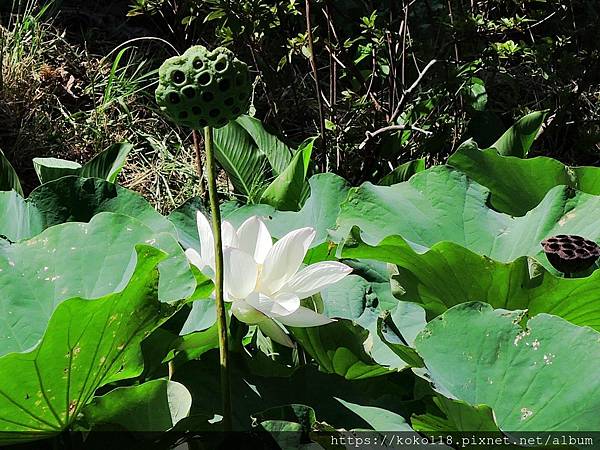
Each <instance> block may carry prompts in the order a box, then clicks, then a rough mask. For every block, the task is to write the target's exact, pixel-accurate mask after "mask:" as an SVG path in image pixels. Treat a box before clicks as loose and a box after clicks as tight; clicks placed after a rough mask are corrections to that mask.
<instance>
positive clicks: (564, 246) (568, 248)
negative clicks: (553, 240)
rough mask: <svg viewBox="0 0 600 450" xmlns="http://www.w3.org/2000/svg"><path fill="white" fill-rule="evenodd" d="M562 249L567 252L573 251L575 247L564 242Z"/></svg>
mask: <svg viewBox="0 0 600 450" xmlns="http://www.w3.org/2000/svg"><path fill="white" fill-rule="evenodd" d="M563 248H565V249H567V250H573V249H574V248H575V246H574V245H573V244H569V243H568V242H565V243H564V244H563Z"/></svg>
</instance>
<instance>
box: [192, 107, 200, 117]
mask: <svg viewBox="0 0 600 450" xmlns="http://www.w3.org/2000/svg"><path fill="white" fill-rule="evenodd" d="M192 113H194V115H196V116H199V115H200V114H202V110H201V109H200V107H199V106H194V107H192Z"/></svg>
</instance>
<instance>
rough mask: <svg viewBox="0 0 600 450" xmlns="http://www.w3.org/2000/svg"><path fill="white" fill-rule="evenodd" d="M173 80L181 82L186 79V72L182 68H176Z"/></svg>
mask: <svg viewBox="0 0 600 450" xmlns="http://www.w3.org/2000/svg"><path fill="white" fill-rule="evenodd" d="M171 80H173V82H174V83H177V84H181V83H183V82H184V81H185V74H184V73H183V72H182V71H181V70H174V71H173V72H171Z"/></svg>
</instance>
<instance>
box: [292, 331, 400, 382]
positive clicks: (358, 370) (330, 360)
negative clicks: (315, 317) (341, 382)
mask: <svg viewBox="0 0 600 450" xmlns="http://www.w3.org/2000/svg"><path fill="white" fill-rule="evenodd" d="M288 328H289V329H290V331H291V332H292V334H293V335H294V338H296V339H297V340H298V341H299V342H300V344H301V345H302V348H303V349H304V350H305V351H306V352H307V353H308V354H310V356H312V357H313V358H314V359H315V360H316V361H317V363H318V364H319V367H320V368H321V370H323V371H324V372H327V373H334V374H337V375H340V376H342V377H344V378H346V379H347V380H360V379H364V378H371V377H377V376H380V375H385V374H387V373H389V369H388V368H386V367H383V366H380V365H378V364H377V363H376V362H375V361H374V360H373V359H372V358H371V357H370V356H369V355H368V354H367V353H366V351H365V349H364V347H363V343H364V342H365V341H366V340H367V337H368V331H367V330H365V329H363V328H361V327H359V326H357V325H354V324H353V323H351V322H350V321H348V320H338V321H336V322H334V323H330V324H327V325H322V326H319V327H310V328H292V327H288Z"/></svg>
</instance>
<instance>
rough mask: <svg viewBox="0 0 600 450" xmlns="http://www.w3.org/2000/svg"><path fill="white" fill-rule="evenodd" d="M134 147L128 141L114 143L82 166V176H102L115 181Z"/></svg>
mask: <svg viewBox="0 0 600 450" xmlns="http://www.w3.org/2000/svg"><path fill="white" fill-rule="evenodd" d="M132 149H133V145H131V144H130V143H128V142H121V143H118V144H113V145H111V146H110V147H108V148H107V149H106V150H104V151H102V152H101V153H99V154H98V155H96V156H95V157H94V158H93V159H92V160H91V161H89V162H87V163H85V164H84V165H83V167H82V168H81V173H80V176H82V177H84V178H102V179H105V180H107V181H109V182H111V183H114V182H115V181H116V180H117V177H118V176H119V173H120V172H121V170H122V169H123V166H124V165H125V161H126V160H127V155H128V154H129V152H130V151H131V150H132Z"/></svg>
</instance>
